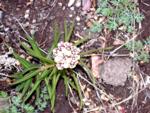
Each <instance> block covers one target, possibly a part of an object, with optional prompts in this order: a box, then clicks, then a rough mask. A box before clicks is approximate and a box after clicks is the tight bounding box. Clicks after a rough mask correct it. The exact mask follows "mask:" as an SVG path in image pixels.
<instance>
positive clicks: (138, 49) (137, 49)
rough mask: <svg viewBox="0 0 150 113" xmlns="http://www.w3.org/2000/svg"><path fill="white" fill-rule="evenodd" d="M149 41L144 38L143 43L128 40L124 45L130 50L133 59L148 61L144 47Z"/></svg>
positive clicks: (147, 53) (148, 56) (149, 56)
mask: <svg viewBox="0 0 150 113" xmlns="http://www.w3.org/2000/svg"><path fill="white" fill-rule="evenodd" d="M148 43H149V40H145V41H144V43H143V42H142V41H140V40H138V41H135V40H133V41H130V42H129V43H128V44H126V45H125V47H126V48H127V49H128V50H129V51H131V52H132V54H133V59H134V60H137V61H143V62H147V63H148V62H149V58H150V55H149V51H147V50H146V49H145V46H146V45H147V44H148Z"/></svg>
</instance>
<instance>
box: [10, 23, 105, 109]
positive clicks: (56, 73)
mask: <svg viewBox="0 0 150 113" xmlns="http://www.w3.org/2000/svg"><path fill="white" fill-rule="evenodd" d="M73 28H74V24H72V25H71V27H70V28H69V30H68V27H67V25H66V23H65V24H64V40H63V42H59V37H60V31H59V30H58V27H57V26H56V27H55V30H54V38H53V39H54V40H53V43H52V46H51V47H50V48H49V52H48V54H45V53H43V52H42V51H41V49H40V48H39V47H38V45H37V43H36V41H35V40H34V38H33V37H27V39H28V42H29V46H27V45H26V44H24V43H21V45H22V47H23V48H24V49H25V50H26V52H27V53H28V54H29V55H31V56H32V57H33V58H35V59H38V63H34V62H29V61H27V60H26V59H24V58H21V57H20V56H19V55H18V54H17V53H15V52H14V56H15V58H16V59H17V60H18V61H19V62H20V64H21V65H22V67H23V70H22V71H21V72H18V73H16V74H15V75H13V78H14V83H12V84H11V85H13V86H14V85H15V86H17V88H16V89H17V91H19V92H21V99H22V100H23V102H26V101H27V100H28V99H29V98H31V96H32V95H33V94H34V93H35V94H36V100H37V101H36V104H38V103H39V102H40V101H41V99H40V93H41V89H40V87H41V85H43V84H44V85H45V87H46V88H47V91H48V97H49V100H50V105H51V110H52V111H53V112H54V106H55V99H56V88H57V84H58V82H59V80H60V79H63V81H64V84H65V89H66V96H67V95H68V88H69V87H71V88H72V89H73V90H75V91H77V94H78V96H79V99H80V107H81V108H82V106H83V102H82V93H81V88H80V85H79V81H78V79H77V72H76V71H75V70H74V68H76V65H80V67H81V68H83V70H85V72H86V73H87V75H88V76H89V78H90V79H91V81H92V82H93V83H94V78H93V76H92V74H91V72H90V69H88V67H87V66H86V67H85V66H84V67H83V65H84V61H83V59H84V54H82V52H80V49H79V48H78V45H77V44H73V43H70V42H69V41H70V38H71V35H72V31H73ZM81 42H82V41H81ZM79 44H80V43H79ZM101 50H103V49H101ZM98 51H100V50H99V49H98ZM89 53H90V52H88V54H89ZM36 61H37V60H36ZM26 92H28V93H26ZM46 100H47V99H46ZM46 100H44V101H46ZM38 106H39V105H38ZM45 106H46V103H43V104H42V105H41V106H39V108H40V110H43V109H44V107H45Z"/></svg>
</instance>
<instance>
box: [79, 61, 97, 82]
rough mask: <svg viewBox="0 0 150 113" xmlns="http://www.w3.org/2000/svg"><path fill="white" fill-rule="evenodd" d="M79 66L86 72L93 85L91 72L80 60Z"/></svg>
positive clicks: (93, 79) (93, 80)
mask: <svg viewBox="0 0 150 113" xmlns="http://www.w3.org/2000/svg"><path fill="white" fill-rule="evenodd" d="M79 65H80V66H81V67H82V68H83V69H84V71H85V72H86V74H87V75H88V77H89V78H90V79H91V81H92V82H93V84H95V81H96V80H95V78H94V75H93V73H92V72H91V70H90V69H89V68H88V66H87V65H86V64H85V63H83V62H82V61H81V60H80V62H79Z"/></svg>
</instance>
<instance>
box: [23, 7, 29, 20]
mask: <svg viewBox="0 0 150 113" xmlns="http://www.w3.org/2000/svg"><path fill="white" fill-rule="evenodd" d="M29 13H30V10H29V9H28V10H26V11H25V15H24V18H25V19H27V18H29Z"/></svg>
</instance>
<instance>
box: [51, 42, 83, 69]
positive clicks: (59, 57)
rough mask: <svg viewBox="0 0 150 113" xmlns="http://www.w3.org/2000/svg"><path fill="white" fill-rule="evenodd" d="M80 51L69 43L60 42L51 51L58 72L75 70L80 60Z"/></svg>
mask: <svg viewBox="0 0 150 113" xmlns="http://www.w3.org/2000/svg"><path fill="white" fill-rule="evenodd" d="M79 53H80V49H79V48H77V47H76V46H73V44H72V43H69V42H60V43H58V47H57V48H55V49H54V50H53V57H54V61H55V62H56V67H57V68H58V69H59V70H62V69H66V68H75V66H76V65H77V63H78V60H79V59H80V55H79Z"/></svg>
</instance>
